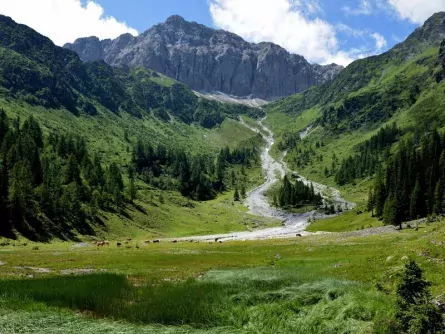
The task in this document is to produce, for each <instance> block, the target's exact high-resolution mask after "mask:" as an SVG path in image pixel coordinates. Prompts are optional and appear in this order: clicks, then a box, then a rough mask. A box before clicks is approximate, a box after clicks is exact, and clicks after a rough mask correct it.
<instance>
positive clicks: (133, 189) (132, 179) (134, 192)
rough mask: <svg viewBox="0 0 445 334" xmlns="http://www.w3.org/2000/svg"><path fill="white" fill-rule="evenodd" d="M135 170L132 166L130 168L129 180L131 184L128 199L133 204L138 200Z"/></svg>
mask: <svg viewBox="0 0 445 334" xmlns="http://www.w3.org/2000/svg"><path fill="white" fill-rule="evenodd" d="M134 174H135V170H134V167H133V166H130V167H129V168H128V179H129V184H128V197H129V199H130V201H131V202H133V201H134V200H135V199H136V196H137V190H136V185H135V175H134Z"/></svg>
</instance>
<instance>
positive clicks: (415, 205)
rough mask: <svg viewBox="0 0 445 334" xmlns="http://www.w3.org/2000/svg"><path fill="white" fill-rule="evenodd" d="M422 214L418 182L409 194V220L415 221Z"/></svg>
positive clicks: (422, 206) (421, 200)
mask: <svg viewBox="0 0 445 334" xmlns="http://www.w3.org/2000/svg"><path fill="white" fill-rule="evenodd" d="M423 214H424V205H423V196H422V193H421V191H420V185H419V180H417V181H416V185H415V186H414V190H413V192H412V193H411V201H410V208H409V215H410V217H411V219H417V218H418V217H421V216H422V215H423Z"/></svg>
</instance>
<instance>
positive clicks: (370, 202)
mask: <svg viewBox="0 0 445 334" xmlns="http://www.w3.org/2000/svg"><path fill="white" fill-rule="evenodd" d="M374 207H375V202H374V195H373V193H372V189H369V195H368V205H367V208H366V209H367V211H368V212H371V215H372V216H374Z"/></svg>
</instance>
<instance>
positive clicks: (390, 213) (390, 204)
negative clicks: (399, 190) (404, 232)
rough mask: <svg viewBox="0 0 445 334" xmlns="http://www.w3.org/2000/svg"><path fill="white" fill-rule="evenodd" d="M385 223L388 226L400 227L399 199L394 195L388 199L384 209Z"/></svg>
mask: <svg viewBox="0 0 445 334" xmlns="http://www.w3.org/2000/svg"><path fill="white" fill-rule="evenodd" d="M383 222H384V223H385V224H388V225H394V226H396V225H400V227H401V221H399V220H398V216H397V199H396V197H395V196H394V195H391V196H390V197H388V199H387V200H386V202H385V205H384V209H383Z"/></svg>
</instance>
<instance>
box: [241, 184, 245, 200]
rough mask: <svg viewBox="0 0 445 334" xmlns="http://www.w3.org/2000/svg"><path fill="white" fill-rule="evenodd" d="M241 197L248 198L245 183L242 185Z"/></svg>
mask: <svg viewBox="0 0 445 334" xmlns="http://www.w3.org/2000/svg"><path fill="white" fill-rule="evenodd" d="M241 197H242V198H246V186H245V185H244V183H243V184H242V185H241Z"/></svg>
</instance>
